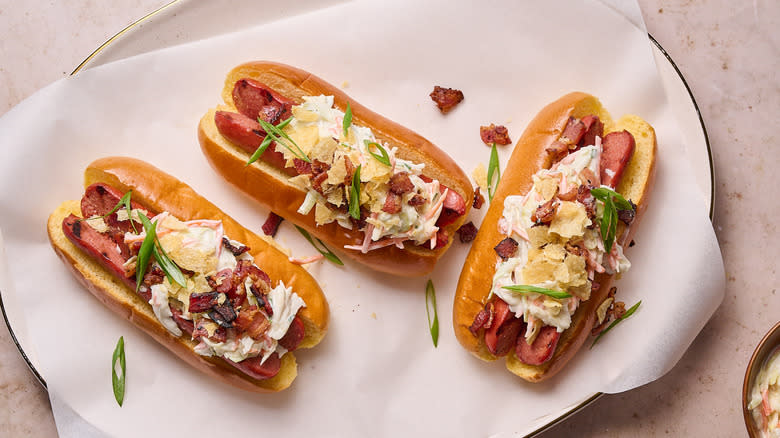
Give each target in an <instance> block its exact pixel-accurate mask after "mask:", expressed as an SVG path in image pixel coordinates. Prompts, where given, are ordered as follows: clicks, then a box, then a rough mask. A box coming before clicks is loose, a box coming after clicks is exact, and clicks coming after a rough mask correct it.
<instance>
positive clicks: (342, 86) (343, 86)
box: [341, 81, 349, 88]
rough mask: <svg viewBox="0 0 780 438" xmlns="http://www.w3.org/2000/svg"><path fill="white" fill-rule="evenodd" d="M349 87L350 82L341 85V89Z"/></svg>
mask: <svg viewBox="0 0 780 438" xmlns="http://www.w3.org/2000/svg"><path fill="white" fill-rule="evenodd" d="M347 87H349V81H344V82H342V83H341V88H347Z"/></svg>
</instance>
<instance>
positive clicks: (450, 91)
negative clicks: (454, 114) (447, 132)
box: [429, 85, 463, 114]
mask: <svg viewBox="0 0 780 438" xmlns="http://www.w3.org/2000/svg"><path fill="white" fill-rule="evenodd" d="M429 96H431V99H432V100H433V101H434V102H436V106H438V107H439V111H441V112H442V114H447V113H448V112H450V110H451V109H453V108H455V105H457V104H459V103H460V102H461V101H463V92H462V91H460V90H456V89H454V88H443V87H440V86H438V85H436V86H435V87H433V91H432V92H431V94H430V95H429Z"/></svg>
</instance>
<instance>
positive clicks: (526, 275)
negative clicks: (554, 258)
mask: <svg viewBox="0 0 780 438" xmlns="http://www.w3.org/2000/svg"><path fill="white" fill-rule="evenodd" d="M558 266H559V264H557V263H552V262H550V261H548V260H545V259H544V258H542V257H538V258H536V259H534V260H529V261H528V263H527V264H526V265H525V267H524V268H523V282H524V283H527V284H539V283H544V282H546V281H550V280H555V270H556V269H557V267H558Z"/></svg>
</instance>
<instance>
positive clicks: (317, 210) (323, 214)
mask: <svg viewBox="0 0 780 438" xmlns="http://www.w3.org/2000/svg"><path fill="white" fill-rule="evenodd" d="M334 220H336V212H335V211H333V210H331V209H330V208H328V207H327V206H326V205H325V204H323V203H321V202H318V203H317V204H316V205H315V206H314V221H315V222H317V225H325V224H327V223H330V222H333V221H334Z"/></svg>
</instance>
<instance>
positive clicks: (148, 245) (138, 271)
mask: <svg viewBox="0 0 780 438" xmlns="http://www.w3.org/2000/svg"><path fill="white" fill-rule="evenodd" d="M138 217H140V218H141V223H142V224H143V225H144V229H145V230H146V237H144V241H143V243H141V249H139V250H138V259H137V261H136V267H135V291H136V292H138V290H139V289H140V288H141V283H143V281H144V274H145V273H146V265H148V264H149V258H150V257H151V256H152V251H153V250H154V245H155V243H154V241H155V239H156V237H157V226H156V224H157V222H155V223H152V222H151V221H150V220H149V218H148V217H146V215H145V214H143V213H138Z"/></svg>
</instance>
